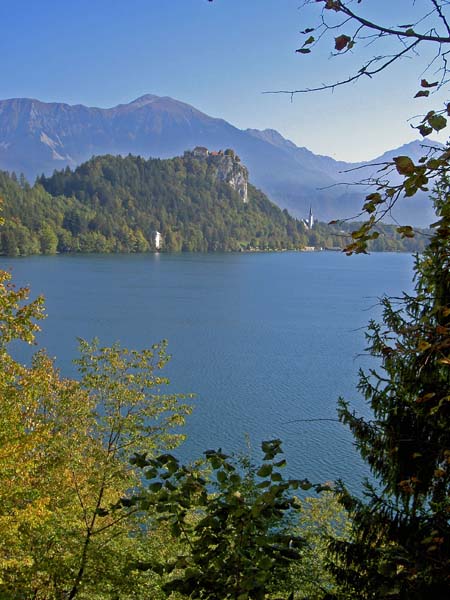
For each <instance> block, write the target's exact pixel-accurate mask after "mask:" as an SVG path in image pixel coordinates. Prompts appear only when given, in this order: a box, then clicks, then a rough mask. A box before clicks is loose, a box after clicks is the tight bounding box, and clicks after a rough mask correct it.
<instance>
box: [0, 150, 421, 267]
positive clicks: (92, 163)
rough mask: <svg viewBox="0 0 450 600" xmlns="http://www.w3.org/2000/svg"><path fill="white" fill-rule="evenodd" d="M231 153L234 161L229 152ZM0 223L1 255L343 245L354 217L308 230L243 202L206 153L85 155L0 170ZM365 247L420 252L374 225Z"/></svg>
mask: <svg viewBox="0 0 450 600" xmlns="http://www.w3.org/2000/svg"><path fill="white" fill-rule="evenodd" d="M237 160H238V159H237ZM0 198H2V200H3V215H4V217H5V224H4V225H3V226H2V227H1V228H0V253H1V254H4V255H8V256H26V255H30V254H55V253H56V252H147V251H152V250H155V245H154V239H155V232H156V231H159V232H161V235H162V248H161V249H162V250H165V251H175V252H177V251H194V252H199V251H200V252H206V251H207V252H209V251H242V250H244V251H245V250H282V249H301V248H304V247H308V246H309V247H311V246H314V247H317V248H330V249H331V248H333V249H342V248H344V247H345V246H346V245H347V244H348V242H349V240H350V239H351V238H350V236H349V233H350V231H351V230H352V229H353V228H354V224H348V223H343V224H339V225H327V224H324V223H317V224H316V225H315V226H314V227H313V229H312V230H309V229H308V228H307V227H306V226H305V225H304V224H303V223H302V222H301V221H299V220H297V219H294V218H293V217H291V216H290V215H289V213H288V212H287V211H286V210H281V209H280V208H278V207H277V206H276V205H275V204H273V203H272V202H270V200H269V199H268V198H267V197H266V196H265V195H264V194H263V193H262V192H261V191H259V190H257V189H256V188H255V187H253V186H252V185H250V184H249V185H248V201H247V202H243V200H242V197H241V196H240V195H239V193H238V192H237V191H236V190H235V189H233V187H232V186H231V185H229V183H227V181H224V180H223V179H221V178H220V177H219V176H218V168H217V161H216V160H215V157H214V156H210V157H208V158H207V159H200V158H198V157H196V156H194V155H193V154H192V153H185V155H184V156H183V157H177V158H173V159H168V160H160V159H150V160H145V159H143V158H140V157H135V156H127V157H125V158H123V157H120V156H109V155H107V156H100V157H94V158H92V159H91V160H89V161H88V162H86V163H84V164H83V165H81V166H79V167H78V168H77V169H75V170H74V171H72V170H70V169H69V168H67V169H65V170H63V171H56V172H55V173H54V174H53V175H52V176H51V177H44V176H42V177H41V178H39V179H38V180H37V181H36V183H35V184H34V185H33V186H30V184H29V183H28V182H27V181H26V180H25V178H24V177H23V176H21V177H19V178H17V176H16V175H15V174H8V173H6V172H0ZM379 230H380V236H379V237H378V239H376V240H373V241H372V242H371V243H370V245H369V249H370V250H374V251H408V252H412V251H421V250H423V248H424V247H425V244H426V240H427V236H426V235H425V236H423V235H416V236H415V237H414V238H402V237H401V235H400V234H398V233H397V232H396V229H395V227H394V226H389V225H381V226H380V227H379Z"/></svg>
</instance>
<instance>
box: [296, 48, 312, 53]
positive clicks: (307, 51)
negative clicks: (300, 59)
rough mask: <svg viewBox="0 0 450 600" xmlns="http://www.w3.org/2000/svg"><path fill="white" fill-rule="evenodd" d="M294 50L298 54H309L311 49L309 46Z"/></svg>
mask: <svg viewBox="0 0 450 600" xmlns="http://www.w3.org/2000/svg"><path fill="white" fill-rule="evenodd" d="M296 52H298V53H299V54H309V53H310V52H311V50H310V49H309V48H298V49H297V50H296Z"/></svg>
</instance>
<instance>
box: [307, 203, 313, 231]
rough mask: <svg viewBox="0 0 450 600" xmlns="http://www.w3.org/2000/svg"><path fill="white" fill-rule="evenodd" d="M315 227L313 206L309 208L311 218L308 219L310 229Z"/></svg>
mask: <svg viewBox="0 0 450 600" xmlns="http://www.w3.org/2000/svg"><path fill="white" fill-rule="evenodd" d="M313 225H314V217H313V212H312V206H311V205H310V206H309V218H308V227H309V228H310V229H312V228H313Z"/></svg>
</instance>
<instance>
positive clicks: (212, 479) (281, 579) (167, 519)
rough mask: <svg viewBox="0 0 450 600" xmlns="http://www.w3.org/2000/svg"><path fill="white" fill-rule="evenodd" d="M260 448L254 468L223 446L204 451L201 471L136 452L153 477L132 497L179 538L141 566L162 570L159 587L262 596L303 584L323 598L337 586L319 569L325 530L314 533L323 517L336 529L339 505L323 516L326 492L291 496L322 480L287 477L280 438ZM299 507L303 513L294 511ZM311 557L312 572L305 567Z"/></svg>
mask: <svg viewBox="0 0 450 600" xmlns="http://www.w3.org/2000/svg"><path fill="white" fill-rule="evenodd" d="M262 451H263V461H262V464H261V465H260V466H259V467H254V466H253V465H252V464H251V463H250V462H248V460H247V461H245V460H244V461H242V460H241V461H236V460H233V459H232V458H231V457H229V456H227V455H225V454H224V453H223V452H222V451H220V450H219V451H212V450H210V451H207V452H206V453H205V456H206V463H207V466H208V474H207V475H206V476H205V472H204V471H203V472H202V471H199V470H198V469H197V468H188V467H185V466H182V465H180V463H179V462H178V460H177V459H176V458H175V457H174V456H173V455H170V454H164V455H162V456H159V457H157V458H150V459H148V458H147V457H145V456H143V455H138V456H136V457H135V458H134V460H133V462H134V463H135V464H137V465H139V466H140V467H141V468H142V469H144V474H145V477H146V479H148V480H149V481H150V483H149V486H148V491H147V493H145V494H141V495H139V496H137V497H136V498H134V500H133V504H134V505H135V506H137V507H138V508H139V509H141V510H144V511H147V510H149V509H150V510H151V511H154V510H155V509H156V520H157V521H158V522H162V523H168V524H169V525H170V528H171V532H172V535H173V536H174V537H175V539H177V540H178V542H179V543H181V546H180V550H181V552H180V553H179V554H178V555H175V556H174V557H173V558H172V560H170V561H165V562H160V561H159V562H158V561H156V562H155V561H151V562H148V563H140V564H139V565H138V568H140V569H142V570H151V571H155V572H157V573H159V574H161V575H162V574H166V577H168V579H167V581H166V583H165V584H164V585H163V589H164V590H165V591H166V592H167V593H168V594H170V593H171V592H178V593H180V594H182V595H183V597H184V596H185V597H188V598H205V599H210V600H213V599H217V598H223V599H226V598H230V599H239V600H246V599H255V600H263V599H264V598H269V597H270V598H271V597H274V596H272V594H275V595H277V597H278V596H279V595H280V594H282V595H283V597H284V598H288V597H289V598H292V599H293V598H294V597H299V598H300V597H306V596H304V595H303V593H302V594H301V596H300V595H298V594H297V591H298V592H299V594H300V593H301V592H302V591H305V590H306V588H307V589H308V591H310V592H312V593H313V594H314V597H316V598H321V597H323V594H324V593H326V592H327V591H330V590H331V589H334V582H333V580H332V578H331V577H328V578H327V577H326V576H325V575H324V567H323V557H324V544H325V541H324V538H325V536H324V535H323V533H324V532H323V530H322V531H321V534H320V536H319V535H318V534H317V532H318V530H320V528H322V527H326V526H325V523H324V522H325V520H326V519H327V522H328V533H331V532H333V534H337V530H338V526H337V523H336V522H335V523H333V525H332V521H333V519H335V520H336V519H337V520H339V519H340V518H343V515H342V510H340V511H339V510H338V511H337V512H336V513H335V512H333V515H331V514H328V515H327V516H326V517H325V515H326V512H325V511H326V509H327V507H328V509H329V508H330V507H331V504H328V499H326V500H327V501H326V502H325V501H322V502H320V503H318V501H317V500H309V505H308V506H307V505H304V503H302V502H301V501H300V500H299V499H298V498H297V497H295V496H294V495H292V492H293V491H294V490H311V489H313V488H314V489H315V491H316V492H321V491H323V490H325V489H327V486H322V485H314V486H313V485H312V484H311V483H310V482H309V481H307V480H295V479H286V478H284V477H283V476H282V473H281V469H282V468H283V467H284V466H285V465H286V461H285V460H284V459H283V458H280V454H281V453H282V450H281V442H280V440H271V441H266V442H263V443H262ZM324 500H325V499H324ZM128 503H129V501H128V500H126V501H125V505H126V506H127V505H128ZM304 506H305V510H304V512H303V518H302V519H301V520H300V519H299V515H298V511H299V509H301V508H303V507H304ZM334 508H336V505H334ZM314 513H315V514H314ZM312 515H314V516H313V519H311V517H312ZM318 537H321V538H322V547H321V548H320V542H319V543H318ZM313 556H314V558H313ZM313 560H314V561H315V569H314V573H308V572H307V570H308V568H309V566H310V565H311V563H312V561H313Z"/></svg>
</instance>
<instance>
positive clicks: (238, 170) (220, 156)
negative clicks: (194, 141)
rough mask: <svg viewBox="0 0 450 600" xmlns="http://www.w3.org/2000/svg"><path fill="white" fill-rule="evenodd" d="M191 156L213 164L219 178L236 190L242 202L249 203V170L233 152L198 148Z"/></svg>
mask: <svg viewBox="0 0 450 600" xmlns="http://www.w3.org/2000/svg"><path fill="white" fill-rule="evenodd" d="M188 154H189V152H188ZM190 154H192V155H193V156H195V158H198V159H202V160H207V161H208V163H209V164H213V165H214V167H215V168H216V169H217V178H218V179H219V180H220V181H224V182H225V183H227V184H228V185H229V186H230V187H231V188H232V189H233V190H235V191H236V192H237V193H238V194H239V196H240V197H241V198H242V202H244V203H246V202H248V170H247V168H246V167H244V165H242V164H241V160H240V158H239V156H238V155H237V154H236V153H235V152H234V151H233V150H231V149H227V150H225V151H222V150H219V151H218V152H215V151H210V150H208V148H204V147H203V146H197V147H196V148H194V150H192V152H190Z"/></svg>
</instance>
